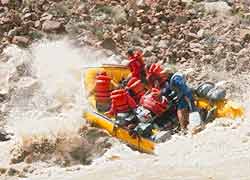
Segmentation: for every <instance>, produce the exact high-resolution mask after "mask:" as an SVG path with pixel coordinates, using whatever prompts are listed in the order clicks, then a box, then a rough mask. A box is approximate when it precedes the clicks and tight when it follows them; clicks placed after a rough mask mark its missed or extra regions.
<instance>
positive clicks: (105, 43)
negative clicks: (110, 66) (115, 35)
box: [101, 37, 116, 51]
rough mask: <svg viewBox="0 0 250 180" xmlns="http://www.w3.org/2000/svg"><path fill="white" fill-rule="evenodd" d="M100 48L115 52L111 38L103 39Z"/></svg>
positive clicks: (114, 44)
mask: <svg viewBox="0 0 250 180" xmlns="http://www.w3.org/2000/svg"><path fill="white" fill-rule="evenodd" d="M101 46H102V47H103V48H105V49H109V50H112V51H114V50H116V43H115V41H114V40H113V39H112V38H111V37H107V38H105V39H104V40H103V41H102V42H101Z"/></svg>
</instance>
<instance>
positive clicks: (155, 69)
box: [147, 63, 167, 86]
mask: <svg viewBox="0 0 250 180" xmlns="http://www.w3.org/2000/svg"><path fill="white" fill-rule="evenodd" d="M162 71H163V69H162V68H161V66H160V64H156V63H153V64H152V65H151V66H150V68H149V70H148V72H147V80H148V82H149V83H150V84H154V81H156V80H158V81H159V85H160V86H162V85H164V82H166V81H167V76H166V75H164V74H162V73H161V72H162Z"/></svg>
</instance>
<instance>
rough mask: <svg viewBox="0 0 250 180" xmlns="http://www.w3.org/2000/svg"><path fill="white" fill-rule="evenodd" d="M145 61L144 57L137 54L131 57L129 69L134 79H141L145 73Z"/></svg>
mask: <svg viewBox="0 0 250 180" xmlns="http://www.w3.org/2000/svg"><path fill="white" fill-rule="evenodd" d="M144 66H145V64H144V61H143V58H142V55H140V54H138V53H136V54H134V55H133V56H131V57H129V64H128V67H129V69H130V71H131V73H132V77H136V78H138V79H141V73H142V72H143V71H144Z"/></svg>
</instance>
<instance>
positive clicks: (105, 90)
mask: <svg viewBox="0 0 250 180" xmlns="http://www.w3.org/2000/svg"><path fill="white" fill-rule="evenodd" d="M110 81H111V78H110V77H109V76H107V75H97V76H96V83H95V98H96V101H97V102H99V103H108V102H109V101H110Z"/></svg>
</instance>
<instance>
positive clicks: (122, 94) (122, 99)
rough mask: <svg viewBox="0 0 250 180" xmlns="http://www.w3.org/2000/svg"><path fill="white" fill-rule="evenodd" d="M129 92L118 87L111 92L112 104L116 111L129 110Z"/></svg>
mask: <svg viewBox="0 0 250 180" xmlns="http://www.w3.org/2000/svg"><path fill="white" fill-rule="evenodd" d="M127 96H128V94H127V92H126V91H125V90H124V89H118V90H114V91H112V92H111V99H112V106H113V108H114V109H115V112H116V113H121V112H128V111H129V110H130V108H129V104H128V97H127Z"/></svg>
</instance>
